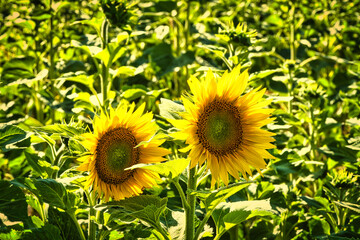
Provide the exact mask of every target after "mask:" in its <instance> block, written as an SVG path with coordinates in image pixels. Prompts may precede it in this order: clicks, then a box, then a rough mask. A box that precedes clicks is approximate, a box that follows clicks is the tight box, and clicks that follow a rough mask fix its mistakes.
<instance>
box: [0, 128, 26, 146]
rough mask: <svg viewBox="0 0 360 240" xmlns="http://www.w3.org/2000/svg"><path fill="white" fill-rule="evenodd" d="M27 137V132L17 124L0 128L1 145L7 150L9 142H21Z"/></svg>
mask: <svg viewBox="0 0 360 240" xmlns="http://www.w3.org/2000/svg"><path fill="white" fill-rule="evenodd" d="M25 138H26V132H25V131H24V130H22V129H20V128H18V127H16V126H12V125H8V126H5V127H4V128H2V129H0V147H1V148H2V149H3V150H5V146H6V145H8V144H14V143H17V142H20V141H22V140H24V139H25Z"/></svg>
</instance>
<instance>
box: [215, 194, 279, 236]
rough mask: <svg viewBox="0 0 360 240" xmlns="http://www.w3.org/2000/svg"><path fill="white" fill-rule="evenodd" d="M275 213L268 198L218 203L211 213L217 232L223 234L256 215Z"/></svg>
mask: <svg viewBox="0 0 360 240" xmlns="http://www.w3.org/2000/svg"><path fill="white" fill-rule="evenodd" d="M274 213H275V210H274V209H272V207H271V204H270V200H269V199H266V200H253V201H240V202H227V203H225V202H223V203H220V204H219V205H218V206H217V207H216V208H215V210H214V212H213V213H212V218H213V219H214V222H215V225H216V228H217V232H218V233H219V234H221V235H222V234H223V233H224V232H226V231H227V230H229V229H230V228H232V227H234V226H236V225H238V224H240V223H242V222H243V221H245V220H247V219H250V218H252V217H256V216H271V215H273V214H274Z"/></svg>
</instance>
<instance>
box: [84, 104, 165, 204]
mask: <svg viewBox="0 0 360 240" xmlns="http://www.w3.org/2000/svg"><path fill="white" fill-rule="evenodd" d="M144 109H145V104H142V105H141V106H140V107H139V108H138V109H137V110H136V111H134V110H135V105H134V104H132V105H131V106H130V108H129V109H128V107H127V106H124V105H123V106H121V107H119V108H117V109H116V110H114V109H112V108H110V113H109V116H106V115H105V114H103V113H102V114H101V116H100V117H98V116H96V117H95V118H94V121H93V128H94V133H85V134H84V135H83V137H84V139H85V140H84V141H83V142H82V143H83V145H84V146H85V147H86V148H87V149H88V150H89V152H90V154H89V155H86V156H83V157H80V158H79V159H78V160H79V161H80V162H82V164H81V165H80V166H79V167H78V170H80V171H89V172H90V174H89V177H88V180H87V181H86V184H85V185H86V186H85V187H90V186H92V187H93V190H95V191H97V192H98V194H99V196H102V197H104V198H105V201H108V200H109V198H110V197H111V198H112V199H114V200H121V199H124V198H127V197H131V196H136V195H139V194H141V193H142V190H143V188H150V187H152V186H154V185H156V180H157V179H159V176H158V174H157V173H154V172H152V171H149V170H145V169H141V168H136V169H132V170H125V169H127V168H129V167H131V166H133V165H135V164H139V163H156V162H161V161H163V160H165V159H164V157H163V156H165V155H167V154H169V153H170V151H168V150H167V149H164V148H161V147H159V146H160V145H161V144H162V143H163V142H164V141H165V140H161V139H157V138H156V137H153V136H154V134H155V133H156V129H157V128H156V124H155V122H154V121H152V118H153V115H152V113H145V114H142V113H143V111H144ZM144 141H148V142H146V144H141V145H139V143H141V142H144Z"/></svg>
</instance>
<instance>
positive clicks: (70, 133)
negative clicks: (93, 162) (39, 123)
mask: <svg viewBox="0 0 360 240" xmlns="http://www.w3.org/2000/svg"><path fill="white" fill-rule="evenodd" d="M35 129H36V130H37V131H40V132H46V133H58V134H60V135H61V136H64V137H75V136H78V135H81V134H82V133H84V129H83V128H82V127H81V126H70V125H68V124H53V125H48V126H43V127H36V128H35Z"/></svg>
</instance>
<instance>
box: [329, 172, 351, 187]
mask: <svg viewBox="0 0 360 240" xmlns="http://www.w3.org/2000/svg"><path fill="white" fill-rule="evenodd" d="M330 178H331V184H332V185H333V186H334V187H336V188H342V189H350V188H352V187H353V186H354V184H355V183H356V181H357V176H354V174H353V173H351V172H347V171H346V170H345V169H341V170H340V171H338V172H333V173H332V174H331V175H330Z"/></svg>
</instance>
